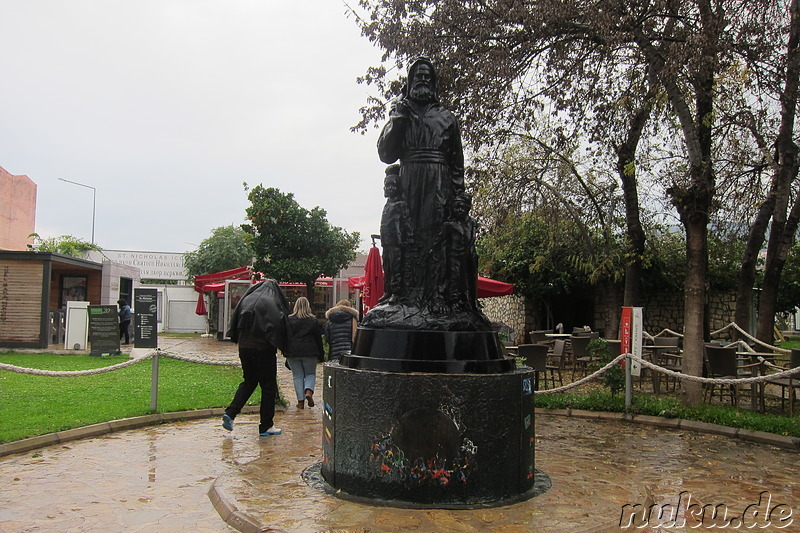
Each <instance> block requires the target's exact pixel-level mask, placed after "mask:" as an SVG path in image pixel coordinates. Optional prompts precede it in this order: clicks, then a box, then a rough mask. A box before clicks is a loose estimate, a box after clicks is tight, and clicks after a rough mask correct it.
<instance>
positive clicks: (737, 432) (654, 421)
mask: <svg viewBox="0 0 800 533" xmlns="http://www.w3.org/2000/svg"><path fill="white" fill-rule="evenodd" d="M536 414H537V415H539V414H541V415H552V416H574V417H575V418H586V419H591V420H617V421H621V422H630V423H634V424H643V425H648V426H655V427H661V428H666V429H683V430H688V431H696V432H698V433H708V434H710V435H720V436H723V437H730V438H736V439H742V440H744V441H748V442H755V443H758V444H769V445H771V446H775V447H777V448H783V449H785V450H795V451H800V438H798V437H790V436H787V435H776V434H775V433H767V432H766V431H753V430H750V429H741V428H733V427H729V426H721V425H719V424H710V423H708V422H698V421H696V420H684V419H682V418H666V417H661V416H651V415H629V414H626V413H609V412H605V411H583V410H581V409H545V408H543V407H537V408H536Z"/></svg>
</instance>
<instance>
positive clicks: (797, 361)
mask: <svg viewBox="0 0 800 533" xmlns="http://www.w3.org/2000/svg"><path fill="white" fill-rule="evenodd" d="M799 366H800V350H798V349H792V354H791V356H790V358H789V368H797V367H799ZM767 383H768V384H770V385H777V386H779V387H780V388H781V409H783V406H784V401H785V400H786V398H787V397H786V389H789V396H788V399H789V416H792V415H793V414H794V398H795V391H796V390H797V389H798V388H800V387H799V386H800V374H795V375H792V376H789V377H785V378H775V379H769V380H767Z"/></svg>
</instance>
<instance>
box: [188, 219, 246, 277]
mask: <svg viewBox="0 0 800 533" xmlns="http://www.w3.org/2000/svg"><path fill="white" fill-rule="evenodd" d="M247 239H248V234H247V233H246V232H245V231H244V230H243V229H242V228H240V227H236V226H233V225H231V226H221V227H219V228H214V229H213V230H211V236H210V237H208V238H207V239H205V240H204V241H203V242H201V243H200V246H198V247H197V249H196V250H194V251H192V252H187V253H186V254H184V256H183V263H184V265H185V266H186V273H187V274H188V275H189V276H190V277H194V276H199V275H201V274H210V273H212V272H222V271H225V270H232V269H234V268H240V267H243V266H247V265H250V264H251V263H252V261H253V249H252V247H251V246H250V244H249V243H248V242H247Z"/></svg>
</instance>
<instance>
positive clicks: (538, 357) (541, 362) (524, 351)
mask: <svg viewBox="0 0 800 533" xmlns="http://www.w3.org/2000/svg"><path fill="white" fill-rule="evenodd" d="M517 353H518V355H519V357H521V358H522V359H523V360H524V361H525V364H526V365H528V366H529V367H531V368H532V369H533V370H534V371H535V372H536V374H535V376H534V386H533V389H534V390H539V378H540V376H541V379H542V381H544V385H545V387H546V386H547V346H546V345H544V344H520V345H519V346H517Z"/></svg>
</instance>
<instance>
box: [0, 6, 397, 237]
mask: <svg viewBox="0 0 800 533" xmlns="http://www.w3.org/2000/svg"><path fill="white" fill-rule="evenodd" d="M379 58H380V52H379V51H378V50H377V49H375V48H374V47H373V46H372V45H371V43H370V42H369V41H367V40H366V39H365V38H363V37H361V36H360V32H359V30H358V28H357V26H356V24H355V22H354V21H353V20H352V19H351V18H347V17H346V16H345V6H344V4H343V2H342V1H341V0H306V1H300V0H125V1H123V0H0V166H2V167H3V168H5V169H6V170H7V171H8V172H10V173H12V174H26V175H27V176H29V177H30V178H31V179H32V180H33V181H34V182H35V183H36V184H37V185H38V202H37V209H36V231H37V232H38V233H39V234H40V235H41V236H42V237H54V236H58V235H73V236H75V237H79V238H82V239H85V240H87V241H89V240H91V234H92V190H91V189H87V188H84V187H80V186H77V185H73V184H70V183H65V182H63V181H59V180H58V178H64V179H68V180H71V181H75V182H79V183H82V184H85V185H89V186H92V187H95V188H96V198H97V208H96V222H95V242H96V243H97V244H99V245H100V246H101V247H103V248H106V249H111V250H142V251H159V252H184V251H188V250H193V249H194V248H196V246H197V245H198V244H199V243H200V242H201V241H202V240H203V239H205V238H207V237H208V236H209V235H210V233H211V230H212V229H213V228H216V227H219V226H225V225H229V224H236V225H238V224H241V223H242V222H243V219H244V210H245V208H246V207H247V205H248V202H247V195H246V193H245V191H244V189H243V187H242V182H245V181H246V182H247V183H248V184H249V185H250V186H254V185H258V184H259V183H261V184H263V185H264V186H266V187H277V188H279V189H280V190H281V191H283V192H292V193H294V194H295V198H296V199H297V201H298V202H299V203H300V204H301V205H302V206H304V207H306V208H308V209H310V208H312V207H314V206H320V207H322V208H323V209H325V210H327V212H328V220H329V221H330V222H331V223H332V224H334V225H336V226H341V227H343V228H344V229H346V230H348V231H358V232H360V233H361V234H362V238H363V241H362V248H363V249H366V248H367V246H368V243H369V234H370V233H377V232H378V230H379V223H380V213H381V209H382V206H383V202H384V198H383V168H384V165H383V164H382V163H381V162H380V161H379V160H378V156H377V153H376V148H375V143H376V139H377V132H376V131H370V132H369V133H368V134H366V135H360V134H355V133H351V132H350V130H349V129H350V127H351V126H353V125H354V124H355V123H356V122H357V121H358V118H359V115H358V108H359V107H360V106H362V105H363V104H364V103H365V102H366V97H367V95H368V94H369V91H370V90H371V88H369V87H367V86H362V85H358V84H357V83H356V81H355V78H356V77H357V76H359V75H361V74H363V73H364V72H365V70H366V68H367V67H368V66H370V65H377V64H378V61H379Z"/></svg>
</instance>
